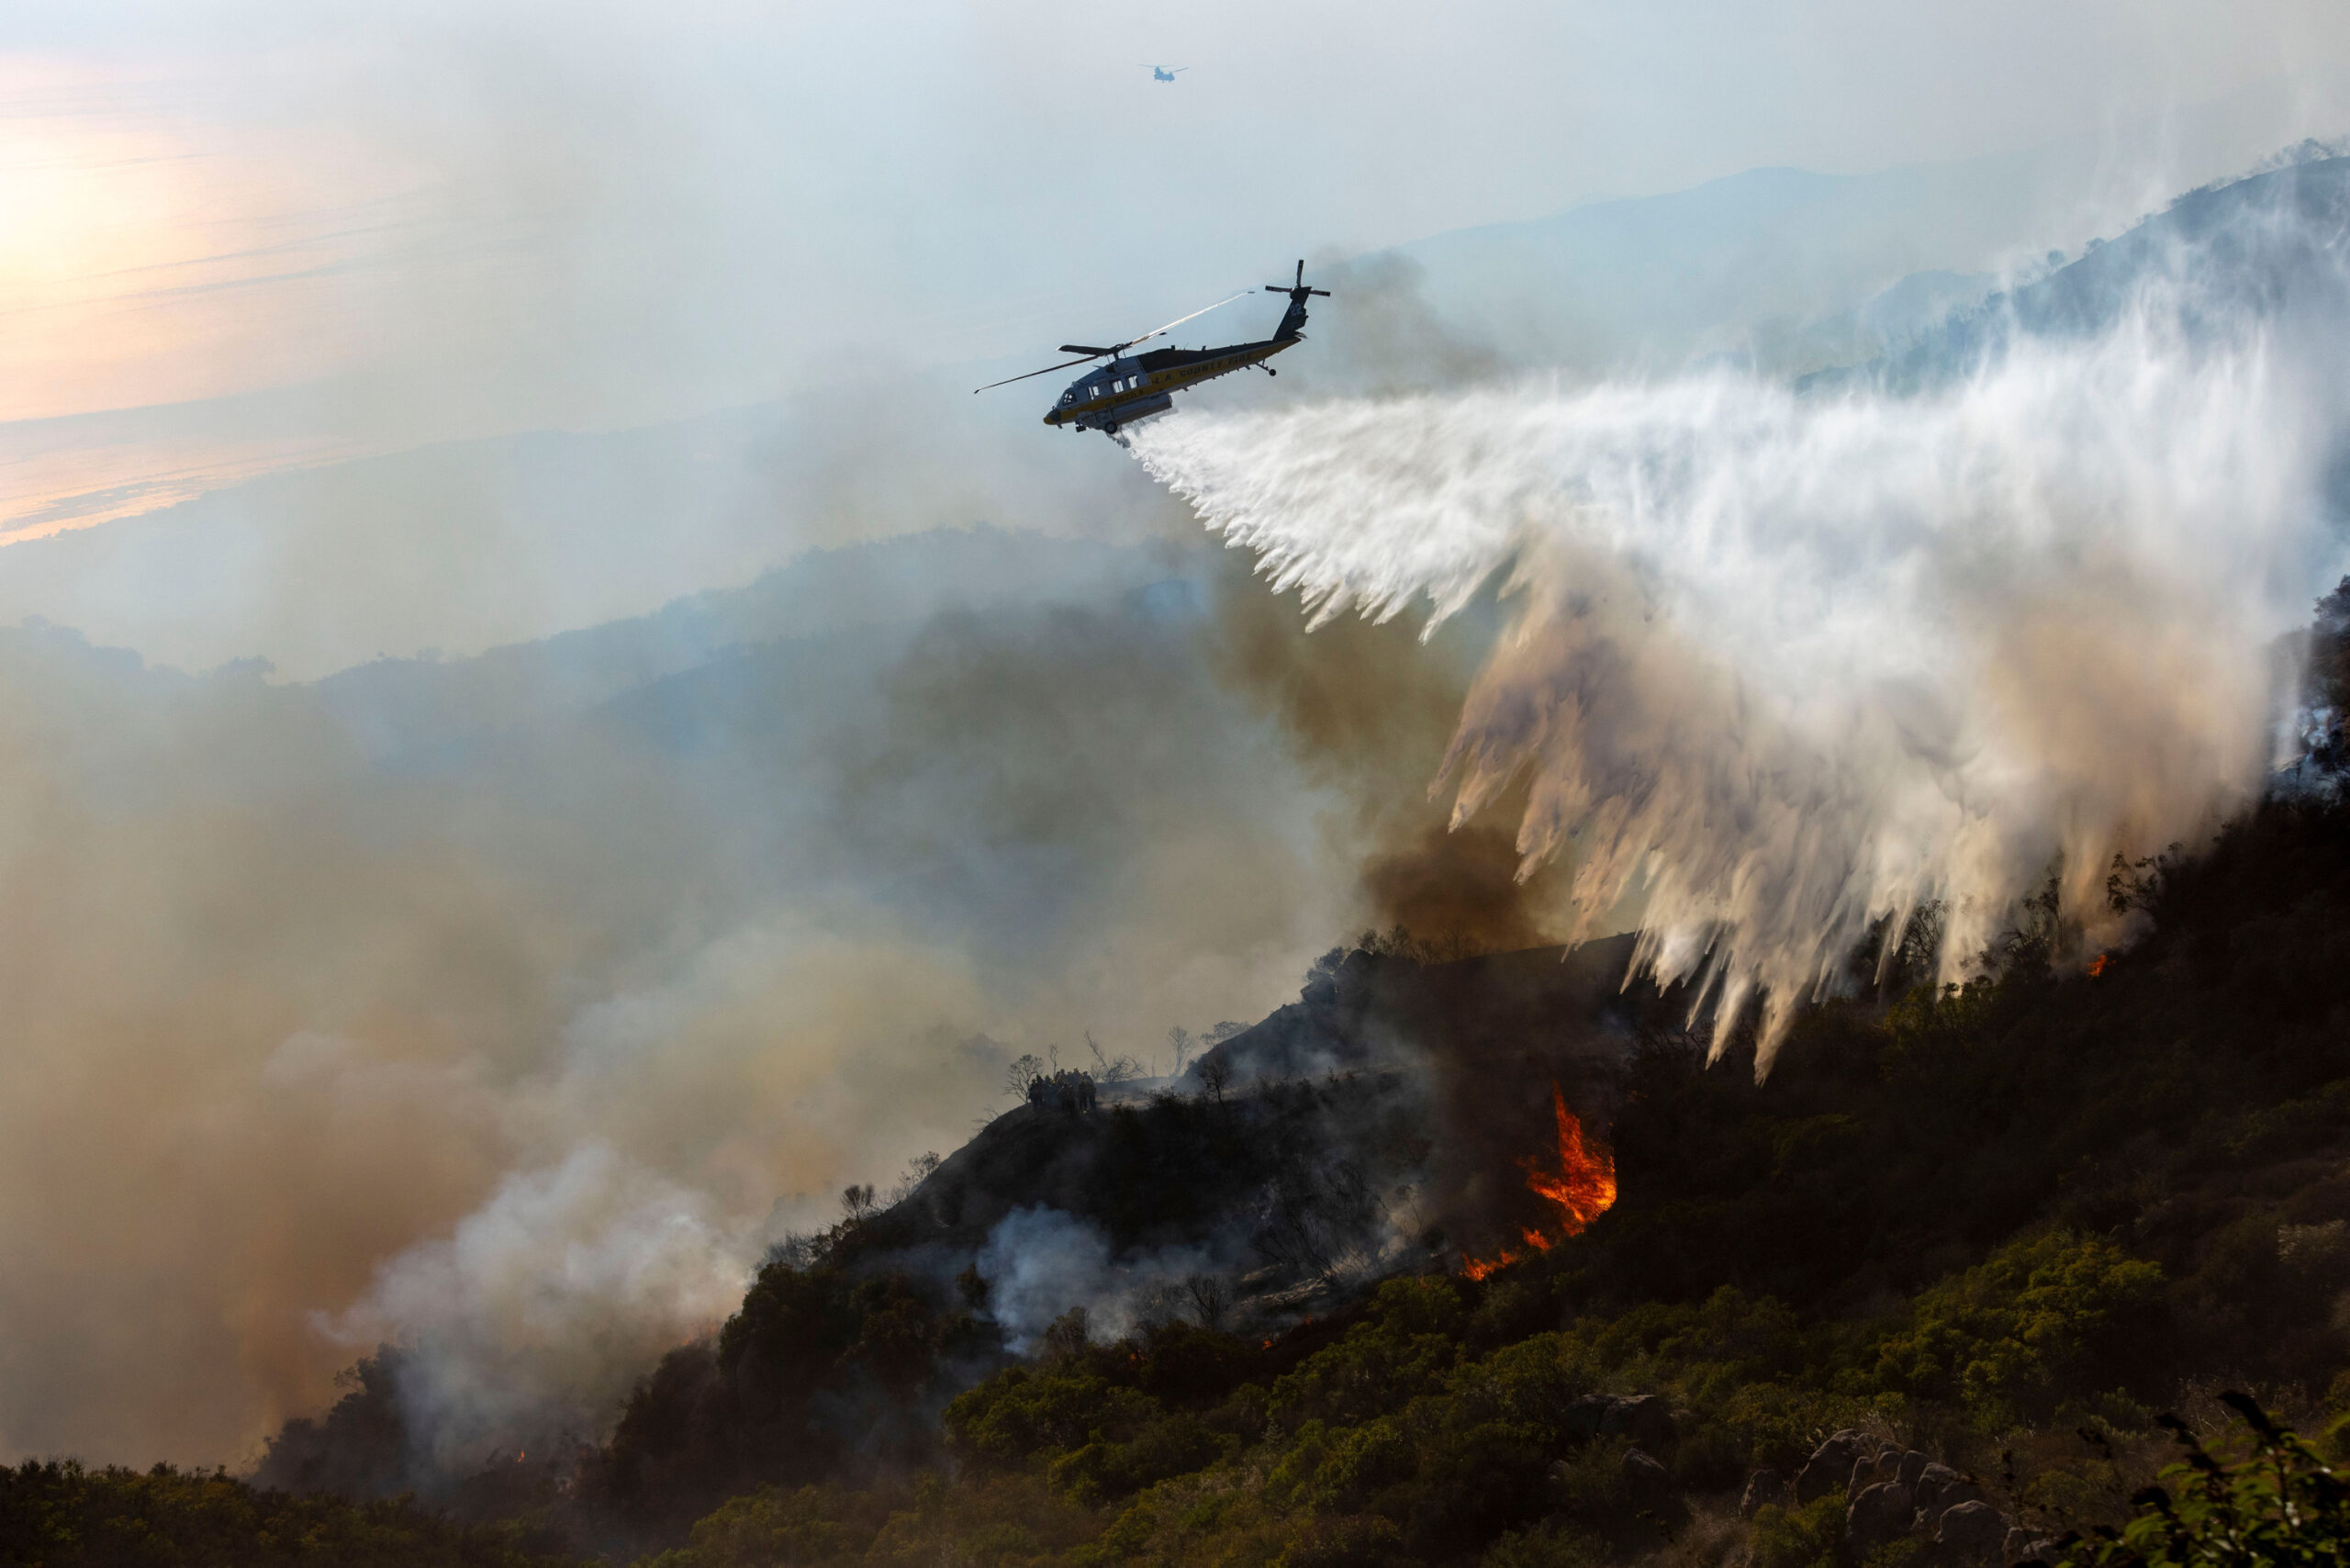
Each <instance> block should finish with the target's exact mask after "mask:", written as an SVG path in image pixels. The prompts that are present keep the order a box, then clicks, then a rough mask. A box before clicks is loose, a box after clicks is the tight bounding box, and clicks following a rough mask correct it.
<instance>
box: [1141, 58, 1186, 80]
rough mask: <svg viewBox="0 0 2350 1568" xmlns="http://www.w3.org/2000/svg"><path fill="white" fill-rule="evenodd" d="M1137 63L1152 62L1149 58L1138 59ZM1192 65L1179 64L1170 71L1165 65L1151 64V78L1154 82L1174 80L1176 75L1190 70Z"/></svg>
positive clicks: (1146, 63) (1145, 63) (1147, 63)
mask: <svg viewBox="0 0 2350 1568" xmlns="http://www.w3.org/2000/svg"><path fill="white" fill-rule="evenodd" d="M1135 63H1136V65H1150V62H1148V61H1147V60H1137V61H1136V62H1135ZM1190 69H1191V67H1190V66H1188V65H1178V66H1176V67H1175V68H1174V69H1173V70H1171V71H1170V70H1169V69H1168V68H1167V67H1166V66H1164V65H1150V79H1151V80H1152V81H1154V82H1172V81H1173V80H1175V78H1176V77H1178V76H1181V74H1183V73H1184V72H1186V71H1189V70H1190Z"/></svg>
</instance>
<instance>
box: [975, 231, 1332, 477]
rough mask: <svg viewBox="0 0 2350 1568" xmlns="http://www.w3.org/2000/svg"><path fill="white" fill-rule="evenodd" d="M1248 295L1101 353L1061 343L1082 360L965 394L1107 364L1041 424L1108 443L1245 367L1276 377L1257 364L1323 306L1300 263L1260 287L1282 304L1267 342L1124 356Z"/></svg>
mask: <svg viewBox="0 0 2350 1568" xmlns="http://www.w3.org/2000/svg"><path fill="white" fill-rule="evenodd" d="M1255 292H1256V291H1255V290H1254V289H1242V290H1241V291H1240V292H1239V293H1238V294H1236V295H1233V296H1232V297H1231V298H1228V299H1219V300H1217V301H1216V302H1215V303H1214V305H1209V306H1203V308H1200V309H1197V310H1194V311H1192V315H1191V316H1178V317H1177V318H1176V319H1174V320H1172V321H1169V322H1168V323H1167V325H1166V326H1164V327H1154V328H1152V329H1151V330H1149V331H1147V332H1145V333H1144V334H1143V335H1142V336H1141V337H1138V338H1128V339H1127V340H1126V341H1125V342H1123V343H1112V344H1111V345H1110V346H1109V347H1108V348H1094V347H1092V346H1091V345H1089V344H1085V343H1063V344H1062V345H1061V353H1073V354H1081V355H1083V356H1084V357H1083V358H1081V359H1072V360H1064V361H1062V362H1061V363H1060V364H1048V365H1046V367H1045V368H1044V369H1042V370H1032V371H1029V372H1028V373H1027V375H1008V376H1006V377H1004V379H1002V381H990V382H989V383H988V385H987V386H979V387H974V388H973V389H972V390H973V391H974V392H985V391H987V390H989V389H990V387H996V386H1011V385H1012V384H1013V382H1015V381H1025V380H1027V379H1029V377H1030V376H1036V375H1051V374H1052V373H1053V372H1054V371H1056V370H1067V369H1068V368H1069V366H1070V365H1072V364H1085V363H1086V361H1087V360H1095V359H1102V360H1107V361H1109V363H1108V364H1102V365H1098V366H1096V367H1095V368H1094V369H1092V370H1091V371H1088V372H1087V373H1086V374H1085V375H1081V376H1080V377H1078V378H1077V379H1076V380H1075V381H1073V382H1071V383H1069V390H1067V391H1066V392H1063V393H1062V394H1061V400H1060V401H1059V402H1058V403H1056V404H1055V405H1054V406H1053V409H1052V411H1051V412H1049V413H1047V414H1046V416H1045V422H1046V424H1048V425H1062V426H1066V427H1067V428H1069V429H1070V430H1080V431H1101V432H1102V434H1103V435H1107V436H1114V435H1116V434H1117V433H1118V430H1119V427H1121V426H1123V425H1130V424H1132V423H1134V422H1135V421H1136V420H1144V419H1148V418H1149V417H1150V416H1151V415H1153V414H1163V413H1165V412H1166V411H1167V410H1168V409H1171V408H1173V407H1174V406H1175V399H1174V397H1173V394H1175V393H1177V392H1181V391H1182V390H1183V389H1184V388H1185V387H1187V386H1198V385H1199V384H1200V383H1201V382H1203V381H1210V380H1213V379H1214V378H1215V377H1216V376H1219V375H1231V374H1232V373H1233V372H1234V371H1236V370H1247V369H1248V368H1249V367H1250V366H1251V365H1254V366H1256V367H1257V368H1259V369H1260V370H1262V371H1263V372H1264V373H1265V374H1266V375H1279V374H1280V372H1278V371H1276V370H1275V369H1274V368H1273V367H1272V366H1271V365H1270V364H1265V363H1264V362H1265V361H1266V360H1269V359H1270V358H1272V357H1273V356H1274V355H1275V354H1277V353H1281V351H1282V350H1283V349H1286V348H1290V347H1292V346H1293V345H1295V344H1297V343H1302V342H1304V341H1305V302H1306V301H1307V300H1308V299H1310V298H1312V297H1314V296H1315V295H1317V294H1318V295H1320V296H1321V297H1323V298H1325V299H1327V298H1328V297H1330V291H1329V290H1328V289H1326V288H1308V287H1307V286H1305V263H1304V262H1303V261H1301V262H1299V263H1297V276H1296V278H1295V279H1294V280H1293V281H1292V282H1290V283H1286V284H1281V283H1269V284H1267V285H1266V286H1265V292H1266V293H1267V294H1286V295H1288V296H1289V308H1288V309H1287V310H1284V311H1282V312H1281V325H1280V326H1278V327H1276V328H1274V329H1273V335H1272V336H1271V337H1270V338H1259V339H1258V340H1257V341H1256V342H1248V343H1226V344H1225V346H1224V347H1222V348H1215V349H1153V350H1151V351H1150V352H1149V353H1138V354H1129V353H1126V351H1127V350H1128V349H1130V348H1133V347H1134V346H1135V345H1136V343H1142V342H1149V341H1150V340H1151V339H1153V338H1156V337H1159V336H1162V335H1163V334H1165V333H1167V332H1169V331H1171V330H1174V329H1175V328H1177V327H1180V326H1181V325H1182V324H1183V323H1184V322H1186V321H1188V320H1190V319H1192V316H1204V315H1206V314H1207V313H1208V312H1209V311H1210V310H1215V309H1220V308H1223V307H1225V306H1226V305H1229V304H1231V303H1232V301H1233V300H1234V299H1246V298H1247V297H1248V296H1249V295H1251V294H1253V293H1255Z"/></svg>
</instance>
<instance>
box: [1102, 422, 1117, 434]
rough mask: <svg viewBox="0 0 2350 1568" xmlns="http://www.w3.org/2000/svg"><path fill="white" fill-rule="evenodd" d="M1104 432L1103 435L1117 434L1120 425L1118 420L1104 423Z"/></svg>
mask: <svg viewBox="0 0 2350 1568" xmlns="http://www.w3.org/2000/svg"><path fill="white" fill-rule="evenodd" d="M1117 433H1118V425H1117V421H1116V420H1112V421H1111V422H1110V423H1108V424H1106V425H1103V426H1102V434H1103V435H1115V434H1117Z"/></svg>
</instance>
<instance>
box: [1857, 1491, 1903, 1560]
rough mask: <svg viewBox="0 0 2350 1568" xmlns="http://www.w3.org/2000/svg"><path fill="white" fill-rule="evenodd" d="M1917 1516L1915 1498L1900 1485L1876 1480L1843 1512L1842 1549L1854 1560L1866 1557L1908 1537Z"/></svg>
mask: <svg viewBox="0 0 2350 1568" xmlns="http://www.w3.org/2000/svg"><path fill="white" fill-rule="evenodd" d="M1917 1514H1918V1498H1917V1495H1916V1494H1915V1493H1914V1492H1912V1491H1911V1490H1910V1489H1909V1488H1908V1487H1907V1486H1904V1485H1902V1484H1901V1483H1900V1482H1898V1481H1879V1482H1877V1483H1875V1484H1873V1485H1870V1486H1868V1487H1865V1488H1863V1491H1862V1493H1861V1495H1859V1496H1857V1497H1855V1498H1853V1499H1852V1506H1851V1507H1849V1508H1847V1509H1845V1510H1844V1550H1845V1551H1849V1552H1851V1553H1852V1555H1853V1556H1854V1557H1855V1558H1860V1557H1866V1556H1867V1555H1868V1554H1869V1553H1870V1552H1872V1551H1875V1550H1876V1549H1877V1548H1878V1547H1880V1546H1883V1545H1885V1544H1886V1543H1887V1542H1888V1541H1895V1540H1900V1539H1901V1538H1902V1537H1903V1536H1905V1535H1907V1534H1908V1533H1909V1522H1910V1520H1912V1519H1913V1518H1916V1517H1917Z"/></svg>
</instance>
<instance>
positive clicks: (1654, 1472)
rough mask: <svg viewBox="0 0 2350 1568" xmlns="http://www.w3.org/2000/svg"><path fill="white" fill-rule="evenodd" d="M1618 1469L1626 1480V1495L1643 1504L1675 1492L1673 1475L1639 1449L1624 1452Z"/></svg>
mask: <svg viewBox="0 0 2350 1568" xmlns="http://www.w3.org/2000/svg"><path fill="white" fill-rule="evenodd" d="M1617 1473H1619V1474H1621V1475H1622V1477H1623V1479H1624V1491H1625V1493H1626V1495H1629V1496H1632V1497H1636V1498H1639V1500H1641V1501H1642V1502H1653V1501H1655V1500H1656V1499H1658V1498H1660V1497H1662V1496H1663V1495H1665V1494H1666V1493H1668V1492H1671V1491H1672V1490H1673V1476H1672V1474H1671V1473H1670V1472H1668V1471H1667V1470H1666V1469H1665V1468H1664V1466H1663V1465H1662V1464H1660V1463H1658V1462H1656V1461H1655V1460H1654V1459H1651V1457H1650V1456H1649V1455H1647V1454H1644V1453H1642V1452H1641V1451H1640V1450H1639V1449H1637V1448H1629V1449H1626V1450H1624V1458H1623V1461H1622V1462H1621V1463H1619V1464H1618V1465H1617Z"/></svg>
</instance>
